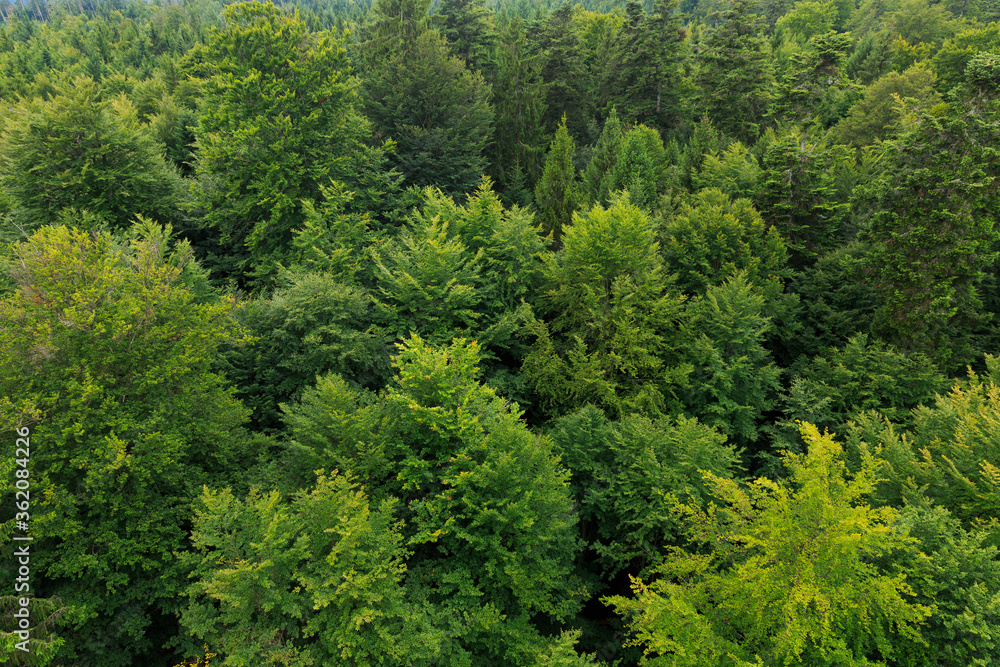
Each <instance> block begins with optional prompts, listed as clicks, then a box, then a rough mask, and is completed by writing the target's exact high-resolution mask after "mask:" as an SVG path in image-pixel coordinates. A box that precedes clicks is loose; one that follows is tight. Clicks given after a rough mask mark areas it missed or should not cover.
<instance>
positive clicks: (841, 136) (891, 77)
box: [830, 65, 941, 148]
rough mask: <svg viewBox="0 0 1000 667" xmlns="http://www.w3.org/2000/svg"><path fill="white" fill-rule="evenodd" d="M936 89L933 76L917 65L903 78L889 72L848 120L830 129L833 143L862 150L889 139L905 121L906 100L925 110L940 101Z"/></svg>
mask: <svg viewBox="0 0 1000 667" xmlns="http://www.w3.org/2000/svg"><path fill="white" fill-rule="evenodd" d="M933 85H934V74H933V72H931V71H930V70H928V69H926V67H924V66H922V65H914V66H913V67H911V68H909V69H908V70H906V71H905V72H903V73H902V74H900V73H899V72H889V73H888V74H886V75H885V76H884V77H882V78H881V79H879V80H878V81H876V82H875V83H873V84H872V85H870V86H869V87H868V88H867V89H866V90H865V96H864V97H863V98H862V99H860V100H858V101H857V102H856V103H855V104H854V106H852V107H851V110H850V111H849V112H848V114H847V117H846V118H844V119H843V120H841V121H840V122H839V123H837V125H835V126H834V127H833V128H831V130H830V139H831V140H832V141H833V142H835V143H839V144H849V145H852V146H854V147H855V148H860V147H861V146H869V145H871V144H873V143H875V141H876V139H880V140H885V139H888V138H890V137H891V136H892V135H893V134H894V133H895V132H896V131H898V129H899V127H900V123H901V121H902V120H903V118H902V115H903V109H902V108H901V106H902V105H901V103H902V101H903V100H904V99H907V98H912V99H914V100H916V101H917V104H918V105H919V107H920V108H924V109H930V108H931V107H933V106H934V105H935V104H936V103H938V102H939V101H940V100H941V96H940V95H938V94H937V93H936V92H935V91H934V89H933Z"/></svg>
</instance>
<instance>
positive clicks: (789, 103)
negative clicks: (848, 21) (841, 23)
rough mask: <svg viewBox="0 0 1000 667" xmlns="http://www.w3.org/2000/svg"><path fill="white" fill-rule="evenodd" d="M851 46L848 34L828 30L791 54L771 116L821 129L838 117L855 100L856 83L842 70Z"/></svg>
mask: <svg viewBox="0 0 1000 667" xmlns="http://www.w3.org/2000/svg"><path fill="white" fill-rule="evenodd" d="M850 45H851V36H850V35H849V34H841V33H837V32H833V31H830V32H827V33H823V34H817V35H814V36H813V37H811V38H810V39H809V42H808V45H807V46H806V48H805V49H803V50H802V51H800V52H797V53H795V54H794V55H792V57H791V63H790V64H789V66H788V68H787V70H786V71H785V73H784V75H783V76H782V78H781V81H780V82H779V84H778V86H777V91H776V95H775V96H774V99H773V103H772V105H771V109H770V111H769V115H770V117H771V119H772V120H773V121H777V122H780V121H785V122H789V123H797V124H801V125H803V126H808V125H811V124H814V123H815V124H817V125H819V127H820V128H821V129H826V128H827V127H829V126H830V125H833V124H834V123H836V122H837V121H838V120H840V118H841V117H842V116H843V115H844V114H845V113H847V110H848V109H849V108H850V106H851V104H853V103H854V101H855V100H856V99H857V92H856V86H854V84H852V83H851V82H850V81H848V80H847V78H846V77H845V76H844V74H843V72H842V71H841V63H842V61H843V60H844V56H845V54H846V53H847V50H848V49H849V48H850Z"/></svg>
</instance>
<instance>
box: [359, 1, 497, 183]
mask: <svg viewBox="0 0 1000 667" xmlns="http://www.w3.org/2000/svg"><path fill="white" fill-rule="evenodd" d="M426 8H427V3H425V2H419V3H400V6H399V7H396V9H397V10H398V11H399V13H398V14H393V13H392V12H393V10H394V6H393V4H392V3H390V2H386V3H376V4H375V6H374V9H373V11H372V17H371V21H372V25H370V26H369V27H368V29H367V31H368V36H369V37H370V39H368V40H367V41H366V42H364V43H363V44H361V45H360V46H359V50H360V54H359V55H360V57H361V59H362V61H363V63H364V68H363V70H362V81H363V86H364V105H365V113H366V114H367V116H368V117H369V118H371V119H372V122H373V123H374V125H375V132H376V136H378V137H382V138H388V137H391V138H392V139H393V140H394V141H395V142H396V145H397V150H396V154H395V157H394V160H393V164H394V165H395V166H396V167H398V169H399V171H400V172H401V173H402V174H403V176H404V178H405V183H406V184H407V185H415V186H418V187H424V186H428V185H430V186H435V187H438V188H441V189H442V190H443V191H445V192H446V193H448V194H452V195H457V194H461V193H465V192H468V191H469V190H472V189H473V188H475V186H476V184H477V183H478V182H479V179H480V177H481V176H482V174H483V172H484V171H485V166H486V165H485V160H484V159H483V151H484V149H485V148H486V144H487V143H488V141H489V139H490V137H491V136H492V135H493V107H492V106H491V105H490V103H489V99H490V86H489V85H488V84H487V83H486V82H485V80H484V79H483V77H482V75H481V74H480V73H479V72H473V71H470V70H469V69H467V68H466V64H465V61H464V60H463V59H462V58H459V57H456V56H453V55H451V53H450V51H449V46H448V42H447V41H446V40H445V38H444V37H442V36H441V35H440V34H438V32H437V31H436V30H432V29H430V28H429V27H427V26H426V16H425V12H426ZM421 17H423V18H421Z"/></svg>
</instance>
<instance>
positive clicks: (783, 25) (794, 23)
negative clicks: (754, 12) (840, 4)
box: [776, 0, 837, 43]
mask: <svg viewBox="0 0 1000 667" xmlns="http://www.w3.org/2000/svg"><path fill="white" fill-rule="evenodd" d="M836 21H837V6H836V4H835V3H834V1H833V0H827V1H826V2H816V0H799V2H796V3H795V6H794V7H793V8H792V10H791V11H790V12H788V13H787V14H785V15H784V16H782V17H781V18H779V19H778V22H777V24H776V28H777V30H776V33H777V34H778V35H780V36H782V37H785V38H786V39H787V38H792V39H795V40H796V41H798V42H802V43H805V42H808V41H809V40H810V39H812V38H813V37H815V36H817V35H824V34H826V33H828V32H829V31H831V30H833V26H834V23H835V22H836Z"/></svg>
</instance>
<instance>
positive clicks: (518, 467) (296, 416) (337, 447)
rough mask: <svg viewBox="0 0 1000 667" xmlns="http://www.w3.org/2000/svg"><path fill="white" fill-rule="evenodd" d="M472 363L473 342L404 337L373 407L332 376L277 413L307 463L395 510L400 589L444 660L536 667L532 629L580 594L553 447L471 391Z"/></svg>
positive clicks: (479, 388) (479, 391)
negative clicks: (283, 415) (402, 575)
mask: <svg viewBox="0 0 1000 667" xmlns="http://www.w3.org/2000/svg"><path fill="white" fill-rule="evenodd" d="M478 361H479V351H478V346H477V345H476V344H475V343H474V342H473V343H466V342H465V341H464V340H456V341H455V342H454V343H452V344H451V345H450V346H449V347H432V346H430V345H428V344H427V343H425V342H424V341H423V340H421V339H419V338H417V337H413V338H411V339H410V340H409V341H407V342H406V343H405V344H403V345H400V354H399V356H398V357H396V359H395V364H396V368H397V371H398V374H397V377H396V380H395V382H394V383H393V384H392V385H391V386H390V387H389V388H388V389H387V390H386V391H384V392H383V393H382V394H381V395H379V396H378V397H377V398H375V397H367V398H366V397H365V396H363V395H361V394H358V393H356V392H354V391H352V390H350V389H348V388H347V386H346V384H344V383H343V381H341V380H339V379H337V378H336V377H335V376H331V377H327V378H324V379H321V381H320V383H319V384H318V385H317V388H316V389H315V390H314V391H309V392H306V395H305V396H304V398H303V401H302V403H301V405H300V406H297V407H288V408H286V412H287V413H288V419H289V423H290V425H291V426H292V432H293V434H294V436H295V438H296V440H297V442H298V443H299V445H300V446H301V447H303V448H304V450H305V451H306V452H312V455H313V456H317V457H323V458H325V459H326V460H328V461H332V462H336V463H337V464H340V462H344V463H347V464H349V466H350V469H351V470H352V471H353V472H354V473H355V474H357V475H359V476H360V481H362V482H364V483H365V484H366V486H367V488H368V489H369V493H370V494H371V495H373V496H375V497H384V496H385V495H387V494H388V495H396V496H397V497H400V498H401V499H402V500H404V501H405V504H406V506H405V510H404V511H403V514H402V516H403V518H404V519H405V521H406V525H405V527H404V536H405V537H406V539H407V544H408V545H409V547H410V548H412V549H413V555H412V556H411V557H410V558H409V560H408V564H407V565H408V570H409V574H408V577H407V581H406V586H407V590H408V594H409V595H411V596H412V599H413V601H414V603H416V604H419V605H421V606H422V607H423V608H425V609H427V610H428V614H429V615H430V616H431V617H432V621H431V622H432V624H433V626H434V629H433V630H431V629H428V630H427V631H429V632H433V633H434V634H436V635H438V636H440V637H442V648H441V651H442V654H441V656H440V660H442V661H445V662H447V663H448V664H464V665H477V666H478V665H493V664H498V661H501V662H503V664H510V665H533V664H535V662H534V661H535V660H537V659H538V654H539V651H541V650H542V646H543V645H545V643H546V642H545V640H543V639H542V637H541V636H540V635H539V633H538V631H537V630H536V629H535V628H534V627H533V625H532V622H531V619H532V618H533V617H535V616H536V615H539V614H542V615H546V616H549V617H551V618H553V619H557V620H558V619H565V618H566V617H567V616H568V615H569V614H571V613H573V612H574V611H576V609H577V607H578V599H579V597H580V596H581V595H582V593H583V591H582V590H581V588H580V587H579V583H578V582H576V581H575V579H574V577H573V575H572V574H571V566H572V562H573V559H574V558H575V555H576V538H575V537H574V527H575V516H574V514H573V512H572V502H571V499H570V496H569V490H568V488H567V477H568V475H567V473H566V472H565V471H564V470H563V469H562V468H560V467H559V466H558V463H557V458H556V457H555V456H554V455H553V453H552V451H551V443H550V441H549V440H548V439H546V438H538V437H536V436H534V435H533V434H531V433H530V432H529V431H528V430H527V428H526V427H525V426H524V424H523V423H522V422H521V421H520V419H519V416H520V415H519V413H518V412H517V411H515V410H512V409H511V407H510V406H509V405H508V404H507V403H506V402H505V401H503V400H502V399H500V398H499V397H497V395H496V393H495V392H494V391H493V390H492V389H489V388H487V387H485V386H483V385H481V384H479V382H478V381H477V374H478V369H477V366H476V365H477V363H478ZM504 617H505V618H504Z"/></svg>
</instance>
